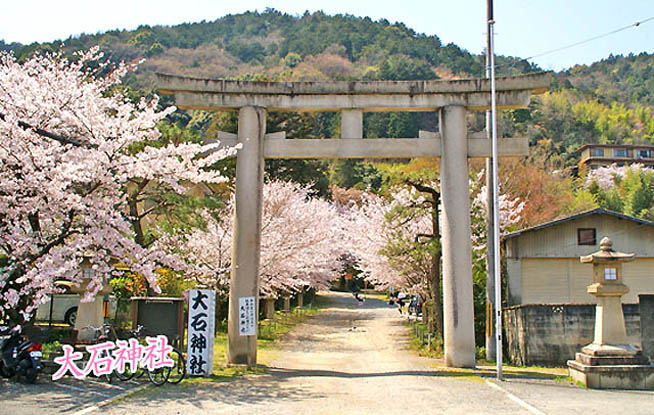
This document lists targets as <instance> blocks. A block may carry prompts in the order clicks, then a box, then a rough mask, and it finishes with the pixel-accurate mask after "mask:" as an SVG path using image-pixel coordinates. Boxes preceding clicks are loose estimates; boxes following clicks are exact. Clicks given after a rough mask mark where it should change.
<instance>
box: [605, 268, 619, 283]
mask: <svg viewBox="0 0 654 415" xmlns="http://www.w3.org/2000/svg"><path fill="white" fill-rule="evenodd" d="M617 279H618V270H617V269H616V268H604V280H605V281H615V280H617Z"/></svg>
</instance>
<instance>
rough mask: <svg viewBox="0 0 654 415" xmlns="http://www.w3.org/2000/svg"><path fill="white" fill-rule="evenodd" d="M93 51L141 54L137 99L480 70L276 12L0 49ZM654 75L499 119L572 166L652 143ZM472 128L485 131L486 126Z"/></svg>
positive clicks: (473, 60)
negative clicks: (203, 88)
mask: <svg viewBox="0 0 654 415" xmlns="http://www.w3.org/2000/svg"><path fill="white" fill-rule="evenodd" d="M95 45H100V47H101V48H102V49H103V51H105V53H106V54H107V56H109V57H110V58H111V59H112V60H115V61H119V60H126V61H134V60H140V59H143V58H145V59H146V61H145V62H144V63H143V64H142V65H141V66H140V69H139V71H138V72H137V73H136V74H135V75H133V76H132V77H131V78H130V79H129V80H128V84H129V85H130V86H131V87H132V88H134V89H136V90H141V91H143V90H145V91H149V90H151V89H153V88H154V87H155V81H154V76H153V74H154V73H155V72H164V73H172V74H179V75H188V76H195V77H208V78H241V79H267V80H306V81H309V80H310V81H327V80H376V79H382V80H383V79H395V80H397V79H437V78H444V79H456V78H469V77H480V76H483V72H484V56H483V55H479V54H473V53H470V52H468V51H466V50H464V49H461V48H460V47H458V46H456V45H454V44H448V45H442V43H441V41H440V39H439V38H438V37H437V36H427V35H425V34H421V33H416V32H415V31H414V30H412V29H410V28H408V27H406V26H405V25H404V24H402V23H394V24H391V23H390V22H388V21H387V20H384V19H382V20H379V21H373V20H371V19H370V18H359V17H355V16H350V15H335V16H329V15H326V14H324V13H322V12H315V13H305V14H304V15H302V16H293V15H289V14H285V13H281V12H279V11H276V10H274V9H266V10H265V11H264V12H262V13H258V12H246V13H243V14H238V15H229V16H225V17H223V18H221V19H218V20H215V21H212V22H204V21H203V22H199V23H187V24H181V25H177V26H170V27H169V26H153V27H150V26H142V27H139V28H138V29H137V30H134V31H125V30H123V31H109V32H106V33H99V34H95V35H80V36H76V37H71V38H69V39H66V40H65V41H63V42H60V41H57V42H53V43H50V44H32V45H27V46H23V45H19V44H15V43H12V44H6V43H4V42H2V41H0V50H13V51H14V52H15V53H16V55H17V57H19V59H22V58H25V57H26V56H29V55H30V54H32V53H34V52H35V51H41V50H58V49H59V48H63V50H64V51H66V52H72V51H75V50H79V49H85V48H89V47H91V46H95ZM497 63H498V74H499V75H510V74H519V73H528V72H533V71H537V70H539V68H538V67H537V66H535V65H532V64H529V63H527V62H526V61H523V60H521V59H519V58H514V57H502V56H500V57H498V58H497ZM652 67H654V55H649V54H641V55H638V56H627V57H622V56H610V57H608V58H607V59H605V60H603V61H601V62H597V63H594V64H592V65H589V66H586V65H578V66H575V67H573V68H571V69H569V70H566V71H562V72H560V73H557V74H555V75H556V76H555V77H553V83H552V90H551V92H550V93H549V94H546V95H545V96H542V97H538V98H536V99H534V101H533V103H532V105H531V107H530V108H529V109H528V110H516V111H509V112H506V113H504V114H503V115H502V119H501V120H500V122H501V124H502V125H503V126H504V127H505V128H504V131H505V132H506V134H516V133H522V134H526V135H528V136H529V137H530V138H531V141H532V144H533V145H538V143H545V147H546V151H545V150H543V151H545V152H546V153H548V156H547V157H551V156H552V155H554V156H556V158H558V159H560V160H561V164H562V165H565V166H570V165H573V164H575V155H574V150H575V149H576V148H578V147H579V146H580V145H582V144H585V143H589V142H605V143H654V109H653V108H654V79H653V77H652V75H653V72H654V69H652ZM196 118H198V117H196ZM199 118H200V119H201V120H204V121H203V122H201V123H199V124H197V125H200V126H201V127H203V129H205V128H207V127H208V126H210V125H211V123H212V121H207V119H206V117H199ZM332 118H333V117H330V116H326V117H322V118H321V119H320V121H316V120H314V121H315V122H316V123H317V124H316V125H314V126H313V127H312V131H313V133H314V134H315V135H333V134H336V133H337V128H338V127H337V125H338V123H337V122H335V121H334V120H333V119H332ZM180 119H185V120H186V121H189V120H191V119H192V116H187V117H185V118H184V117H181V118H180ZM307 122H308V121H306V120H305V124H306V123H307ZM312 122H313V121H312ZM214 123H215V120H214ZM309 123H310V122H309ZM434 123H435V118H434V117H429V116H424V115H422V116H419V115H416V114H374V115H367V116H366V120H365V128H366V134H367V135H368V136H370V137H379V136H387V137H401V136H405V137H406V136H415V134H416V132H417V130H418V129H421V128H422V129H433V128H434ZM473 125H475V126H476V127H478V128H480V126H482V125H483V121H481V122H480V121H479V120H476V121H473ZM541 150H542V149H541ZM539 151H540V150H539Z"/></svg>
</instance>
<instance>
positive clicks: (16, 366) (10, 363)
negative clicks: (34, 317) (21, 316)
mask: <svg viewBox="0 0 654 415" xmlns="http://www.w3.org/2000/svg"><path fill="white" fill-rule="evenodd" d="M0 354H1V355H2V359H0V375H2V376H4V377H6V378H10V377H13V376H18V379H19V380H20V379H21V378H24V379H25V381H26V382H27V383H34V382H36V378H37V377H38V375H39V373H41V371H43V362H41V357H42V353H41V345H40V344H39V343H33V342H31V341H30V340H28V339H26V338H25V337H24V336H23V335H22V328H21V326H16V327H14V328H13V329H11V330H9V327H6V326H0Z"/></svg>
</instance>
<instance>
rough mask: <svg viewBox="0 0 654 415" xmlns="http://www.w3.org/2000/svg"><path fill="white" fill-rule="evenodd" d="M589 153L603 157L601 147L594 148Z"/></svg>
mask: <svg viewBox="0 0 654 415" xmlns="http://www.w3.org/2000/svg"><path fill="white" fill-rule="evenodd" d="M591 154H592V155H593V157H604V149H603V148H594V149H593V150H592V151H591Z"/></svg>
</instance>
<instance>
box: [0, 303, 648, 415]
mask: <svg viewBox="0 0 654 415" xmlns="http://www.w3.org/2000/svg"><path fill="white" fill-rule="evenodd" d="M324 295H327V296H328V297H329V298H330V301H331V306H330V308H328V309H327V310H325V311H323V312H322V313H320V314H319V315H317V316H316V317H314V318H311V319H310V320H308V321H307V322H306V323H304V324H302V325H300V326H298V327H297V328H296V329H295V330H294V331H293V333H292V334H290V336H289V338H288V340H287V341H285V342H284V343H283V344H282V351H281V353H280V354H279V358H278V359H277V360H275V361H273V362H272V363H271V364H270V365H269V367H268V373H267V374H265V375H260V376H248V377H243V378H237V379H234V380H232V381H229V382H224V383H187V382H183V383H182V384H180V385H177V386H164V387H162V388H148V389H146V390H144V391H141V392H139V393H137V394H135V395H133V396H131V397H129V398H127V399H122V400H120V401H118V402H115V403H113V404H111V405H109V406H105V407H102V408H100V409H99V410H98V411H97V413H102V414H110V415H117V414H146V415H148V414H152V415H163V414H166V415H172V414H183V415H191V414H200V413H202V414H204V413H207V414H310V415H318V414H375V415H379V414H401V413H411V414H419V415H422V414H440V413H444V414H485V415H488V414H511V415H514V414H559V413H564V412H565V413H566V414H584V415H587V414H590V413H594V414H614V413H624V412H628V413H630V414H651V413H654V392H647V391H640V392H625V391H596V390H585V389H583V388H579V387H577V386H574V385H572V384H570V383H567V382H556V381H553V380H548V379H543V378H538V377H526V376H521V377H518V378H511V379H508V380H506V381H504V382H500V383H498V382H496V381H495V380H494V378H493V377H484V376H482V375H470V374H463V373H460V372H456V371H443V370H439V368H437V367H435V362H434V361H433V360H429V359H424V358H419V357H416V356H414V355H412V354H411V353H410V352H409V351H407V347H408V346H407V344H406V339H407V336H406V333H407V330H408V329H407V327H406V325H405V324H404V321H403V319H402V318H401V317H400V315H399V313H398V312H397V309H396V308H391V307H389V306H387V305H386V304H385V303H383V302H382V301H379V300H374V299H369V300H368V301H366V302H365V303H364V305H362V306H359V305H358V304H357V302H356V300H354V299H353V298H352V296H351V295H349V294H343V293H325V294H324ZM0 412H2V411H1V410H0ZM44 413H46V412H44Z"/></svg>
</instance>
